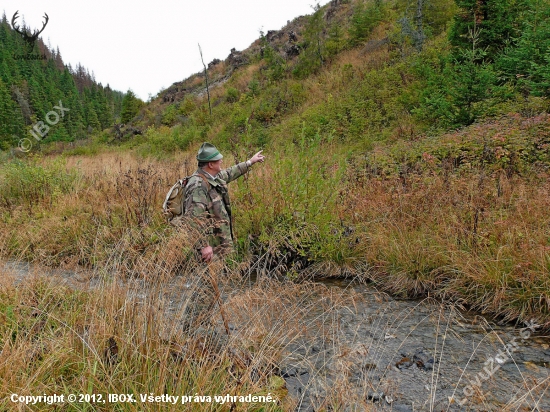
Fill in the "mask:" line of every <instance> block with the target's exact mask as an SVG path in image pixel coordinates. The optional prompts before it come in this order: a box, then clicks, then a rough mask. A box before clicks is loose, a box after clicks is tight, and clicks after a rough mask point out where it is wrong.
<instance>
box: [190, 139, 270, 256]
mask: <svg viewBox="0 0 550 412" xmlns="http://www.w3.org/2000/svg"><path fill="white" fill-rule="evenodd" d="M261 153H262V151H261V150H260V151H259V152H258V153H256V154H255V155H254V156H252V157H251V158H250V159H249V160H247V161H246V162H243V163H239V164H237V165H235V166H232V167H230V168H228V169H225V170H222V159H223V156H222V155H221V153H220V152H219V151H218V149H216V147H215V146H214V145H212V144H210V143H203V144H202V146H201V147H200V149H199V153H198V154H197V160H198V162H199V168H198V169H197V171H196V172H195V173H193V175H192V176H191V177H190V179H189V181H188V183H187V186H186V187H185V215H186V216H187V217H189V218H190V219H191V221H192V222H193V223H194V226H195V227H196V228H197V229H198V230H199V231H200V232H201V234H203V236H201V238H200V239H199V246H198V249H199V251H200V255H201V258H202V260H203V261H205V262H210V261H211V260H212V258H213V257H214V256H215V255H217V256H221V255H224V254H227V253H230V252H232V251H233V228H232V222H231V205H230V203H229V192H228V190H227V184H228V183H229V182H231V181H233V180H235V179H237V178H238V177H240V176H242V175H244V174H245V173H247V172H248V171H249V170H250V168H251V167H252V165H253V164H255V163H257V162H263V161H264V156H263V155H262V154H261Z"/></svg>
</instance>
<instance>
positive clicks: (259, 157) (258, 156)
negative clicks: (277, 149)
mask: <svg viewBox="0 0 550 412" xmlns="http://www.w3.org/2000/svg"><path fill="white" fill-rule="evenodd" d="M262 152H263V150H260V151H259V152H258V153H256V154H255V155H254V156H252V157H251V158H250V163H252V164H254V163H258V162H263V161H264V159H265V156H264V155H263V154H262Z"/></svg>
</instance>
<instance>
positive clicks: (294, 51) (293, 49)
mask: <svg viewBox="0 0 550 412" xmlns="http://www.w3.org/2000/svg"><path fill="white" fill-rule="evenodd" d="M285 52H286V55H287V57H294V56H298V55H299V54H300V48H299V47H298V46H297V45H295V44H289V45H288V46H287V47H286V50H285Z"/></svg>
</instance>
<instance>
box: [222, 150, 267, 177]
mask: <svg viewBox="0 0 550 412" xmlns="http://www.w3.org/2000/svg"><path fill="white" fill-rule="evenodd" d="M262 151H263V150H260V151H259V152H258V153H256V154H255V155H254V156H252V157H251V158H250V159H248V160H247V161H246V162H242V163H239V164H236V165H235V166H232V167H229V168H227V169H225V170H222V171H221V172H220V173H218V176H217V177H219V178H220V179H222V180H224V181H225V182H226V183H229V182H231V181H233V180H235V179H237V178H239V177H241V176H242V175H244V174H245V173H246V172H248V170H249V169H250V167H251V166H252V165H253V164H254V163H258V162H263V161H264V160H265V156H264V155H263V154H262Z"/></svg>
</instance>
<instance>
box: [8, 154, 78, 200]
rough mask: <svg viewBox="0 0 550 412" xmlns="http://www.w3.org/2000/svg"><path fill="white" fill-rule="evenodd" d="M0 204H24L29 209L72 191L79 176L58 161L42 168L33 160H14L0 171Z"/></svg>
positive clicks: (61, 161)
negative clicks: (0, 176)
mask: <svg viewBox="0 0 550 412" xmlns="http://www.w3.org/2000/svg"><path fill="white" fill-rule="evenodd" d="M0 175H2V177H3V178H2V179H0V201H1V202H2V204H3V205H4V206H6V207H13V206H23V205H26V206H28V207H29V208H31V209H33V208H36V207H37V206H39V205H40V204H41V203H44V202H49V204H50V205H51V204H53V202H54V201H55V199H56V198H57V197H58V196H59V195H61V194H65V193H69V192H71V191H72V190H73V189H74V188H75V184H76V182H77V181H78V180H79V178H80V174H79V173H78V172H77V171H76V170H74V169H70V170H67V169H66V167H65V162H64V160H63V159H62V158H58V159H56V160H55V161H54V162H52V163H50V164H47V165H45V166H42V165H40V164H38V162H37V161H36V160H34V159H32V158H31V159H30V160H28V161H20V160H15V161H12V162H10V163H7V164H6V165H4V166H3V168H2V169H0Z"/></svg>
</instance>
